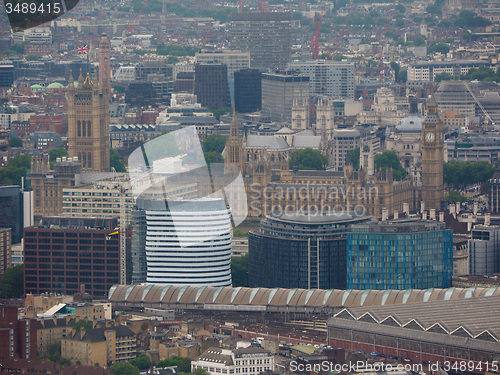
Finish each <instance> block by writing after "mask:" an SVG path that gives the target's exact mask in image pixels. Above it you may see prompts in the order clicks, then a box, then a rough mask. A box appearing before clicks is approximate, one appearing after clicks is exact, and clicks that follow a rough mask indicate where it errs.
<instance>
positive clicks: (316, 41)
mask: <svg viewBox="0 0 500 375" xmlns="http://www.w3.org/2000/svg"><path fill="white" fill-rule="evenodd" d="M323 10H324V9H321V14H320V16H319V19H318V12H316V13H315V14H314V26H315V29H314V35H313V36H312V37H311V49H312V50H313V53H314V60H317V59H318V57H319V31H320V29H321V21H322V20H323Z"/></svg>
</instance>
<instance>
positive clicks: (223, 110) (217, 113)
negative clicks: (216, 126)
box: [210, 107, 231, 120]
mask: <svg viewBox="0 0 500 375" xmlns="http://www.w3.org/2000/svg"><path fill="white" fill-rule="evenodd" d="M210 112H212V113H213V115H214V116H215V118H216V119H217V120H220V116H221V115H223V114H224V113H229V112H231V108H229V107H224V108H218V109H211V110H210Z"/></svg>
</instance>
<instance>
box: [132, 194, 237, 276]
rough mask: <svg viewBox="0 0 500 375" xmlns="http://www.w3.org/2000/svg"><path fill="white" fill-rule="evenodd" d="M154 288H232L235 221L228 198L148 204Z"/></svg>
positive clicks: (149, 273) (148, 259)
mask: <svg viewBox="0 0 500 375" xmlns="http://www.w3.org/2000/svg"><path fill="white" fill-rule="evenodd" d="M140 206H141V208H142V209H143V210H144V214H145V216H146V228H147V229H146V248H145V252H146V264H147V276H146V282H147V283H148V284H168V285H210V286H231V218H230V212H229V209H228V208H227V207H226V204H225V202H224V200H223V199H211V198H203V199H193V200H179V201H168V202H166V201H165V200H163V201H162V200H155V199H149V200H142V201H141V202H140Z"/></svg>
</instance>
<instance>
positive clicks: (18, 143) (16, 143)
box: [8, 137, 23, 147]
mask: <svg viewBox="0 0 500 375" xmlns="http://www.w3.org/2000/svg"><path fill="white" fill-rule="evenodd" d="M8 146H9V147H23V140H22V139H21V138H19V137H12V138H11V139H10V141H9V145H8Z"/></svg>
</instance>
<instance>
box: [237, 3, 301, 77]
mask: <svg viewBox="0 0 500 375" xmlns="http://www.w3.org/2000/svg"><path fill="white" fill-rule="evenodd" d="M230 33H231V48H233V49H238V50H242V51H246V52H250V67H251V68H253V69H259V70H262V71H268V70H271V71H272V70H276V69H285V68H286V65H287V64H288V63H289V62H290V61H291V59H292V14H291V13H289V12H288V13H279V12H259V13H233V14H232V15H231V24H230Z"/></svg>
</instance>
